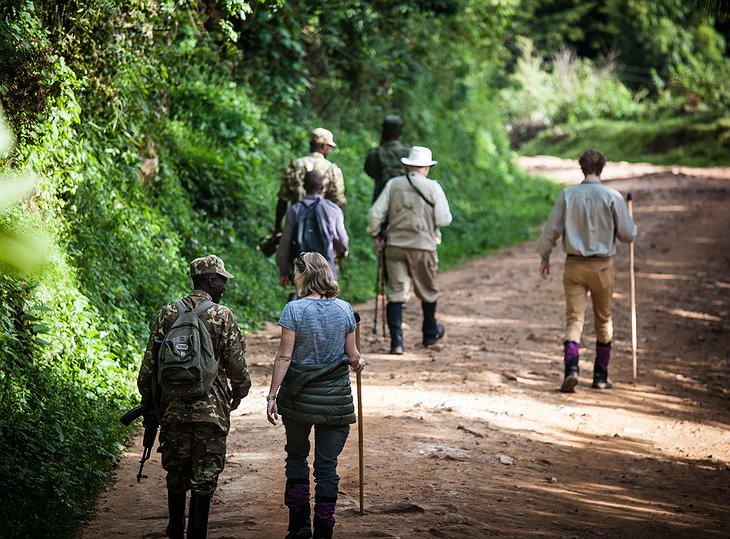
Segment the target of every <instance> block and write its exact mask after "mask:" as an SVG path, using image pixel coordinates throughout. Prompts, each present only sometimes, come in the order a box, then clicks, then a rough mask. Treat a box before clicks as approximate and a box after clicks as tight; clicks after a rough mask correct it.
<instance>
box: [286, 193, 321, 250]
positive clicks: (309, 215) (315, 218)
mask: <svg viewBox="0 0 730 539" xmlns="http://www.w3.org/2000/svg"><path fill="white" fill-rule="evenodd" d="M321 200H322V199H321V198H318V199H317V200H316V201H315V202H314V204H311V205H309V206H307V205H306V204H305V203H304V202H301V204H302V206H303V207H304V209H303V210H302V212H301V213H300V214H299V220H298V221H297V230H296V234H295V235H294V241H293V242H292V250H291V258H292V260H293V259H295V258H296V257H297V256H299V253H302V252H309V253H319V254H321V255H322V256H323V257H325V258H327V251H328V250H329V249H328V248H329V241H327V237H326V236H325V233H324V226H323V225H322V220H321V219H320V216H319V213H318V212H317V206H319V203H320V201H321Z"/></svg>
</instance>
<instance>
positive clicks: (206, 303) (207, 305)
mask: <svg viewBox="0 0 730 539" xmlns="http://www.w3.org/2000/svg"><path fill="white" fill-rule="evenodd" d="M213 305H215V303H213V302H212V301H210V300H208V299H207V300H205V301H204V302H202V303H200V304H199V305H198V306H197V307H195V309H193V313H195V316H200V315H201V314H203V313H204V312H205V311H207V310H208V309H210V308H211V307H212V306H213Z"/></svg>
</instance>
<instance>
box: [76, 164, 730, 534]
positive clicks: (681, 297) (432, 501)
mask: <svg viewBox="0 0 730 539" xmlns="http://www.w3.org/2000/svg"><path fill="white" fill-rule="evenodd" d="M522 164H523V166H525V167H529V168H531V169H533V170H540V169H542V170H544V171H545V173H546V174H549V173H550V170H552V171H553V172H554V173H555V174H556V176H558V177H559V178H563V179H565V176H564V171H565V170H566V168H567V169H568V170H570V169H571V168H572V170H573V171H577V170H578V169H577V167H576V165H575V164H568V165H567V166H566V164H565V163H560V162H555V161H551V160H549V159H544V160H540V159H539V158H531V160H528V161H523V163H522ZM622 166H623V168H624V170H626V169H629V170H628V173H629V174H632V173H633V174H637V172H635V170H636V169H634V170H633V171H632V170H631V169H630V167H627V166H626V165H621V164H619V165H617V166H612V167H610V168H609V169H608V170H607V172H608V171H611V173H610V174H609V175H608V176H607V177H610V178H617V179H612V180H610V181H608V183H609V184H610V185H611V186H613V187H614V188H616V189H618V190H619V191H621V192H622V193H623V194H626V193H627V192H629V191H630V192H632V193H633V195H634V216H635V219H636V221H637V224H638V226H639V232H640V236H639V238H638V240H637V242H636V246H635V252H636V271H637V274H636V283H637V284H636V287H637V304H638V336H639V347H638V358H639V377H638V380H637V382H636V384H634V383H632V365H631V352H630V340H631V339H630V321H629V299H628V297H629V293H628V292H629V290H628V288H629V284H628V283H629V280H628V276H627V271H626V270H627V261H626V260H627V249H626V247H625V246H622V247H621V248H620V251H619V256H618V257H617V259H616V264H617V268H618V270H619V271H618V274H617V290H616V294H615V321H614V323H615V340H614V359H613V361H612V364H611V368H610V374H611V378H612V379H613V381H614V389H613V390H610V391H597V390H592V389H590V380H589V378H590V377H591V372H592V364H593V357H594V354H593V351H592V348H593V343H594V333H593V326H592V317H591V316H590V314H589V315H588V317H587V322H586V329H585V332H584V335H583V343H582V344H583V351H584V353H583V354H582V356H581V368H582V375H581V381H580V384H579V385H578V388H577V392H576V393H575V394H561V393H560V392H559V391H558V388H559V385H560V381H561V379H562V361H561V354H562V338H563V309H564V307H563V295H562V283H561V276H562V255H561V253H560V252H558V253H556V255H555V256H554V257H553V268H552V270H553V273H552V276H551V277H550V279H549V280H547V281H543V280H541V279H540V278H539V276H538V271H537V270H538V262H539V261H538V257H537V255H536V254H535V252H534V243H527V244H524V245H520V246H518V247H515V248H512V249H509V250H507V251H505V252H502V253H500V254H497V255H495V256H491V257H488V258H484V259H480V260H475V261H473V262H471V263H469V264H467V265H465V266H464V267H462V268H460V269H458V270H454V271H451V272H448V273H443V274H441V275H440V278H439V282H440V286H441V289H442V291H443V295H442V299H440V301H439V311H440V312H439V314H440V320H441V321H442V322H443V323H444V324H445V325H446V327H447V336H446V338H445V340H444V341H443V344H439V345H438V346H435V347H432V348H431V349H428V350H424V349H423V348H421V347H420V345H419V342H420V338H419V328H420V321H421V317H420V307H419V305H418V304H417V303H415V302H414V301H412V302H411V303H410V304H409V305H408V309H407V312H406V321H407V322H408V323H409V324H410V326H409V329H407V330H406V345H407V350H406V354H405V355H403V356H400V357H395V356H389V355H387V354H386V353H385V352H387V349H388V344H387V342H386V341H385V340H384V339H383V337H382V334H378V335H373V333H372V331H371V330H372V320H373V307H372V304H368V305H363V306H359V307H358V308H357V309H358V310H359V311H360V313H361V315H362V318H363V328H362V342H363V344H362V348H363V354H364V356H365V358H366V359H367V361H368V363H369V365H368V367H367V370H366V372H365V373H364V374H363V386H364V389H363V401H364V410H365V412H364V423H363V424H364V430H365V436H364V442H365V464H366V469H365V515H363V516H360V515H359V514H358V511H357V508H358V459H357V429H356V428H353V430H352V431H351V436H350V440H349V441H348V444H347V446H346V448H345V452H344V454H343V456H342V459H341V462H340V466H339V472H340V475H341V478H342V479H341V484H340V489H341V494H340V502H339V505H338V511H337V519H338V520H337V526H336V528H335V532H336V533H335V535H336V537H342V538H361V537H362V538H364V537H400V538H404V539H406V538H429V537H448V538H465V537H487V536H495V537H532V536H540V537H554V538H563V537H581V538H582V537H611V538H621V537H626V538H629V537H631V538H636V537H640V538H641V537H687V538H689V537H692V538H695V537H703V538H711V537H718V538H719V537H728V536H730V523H729V522H730V506H729V505H728V500H730V471H729V466H730V401H729V391H728V390H729V386H730V374H729V371H730V358H729V356H728V354H729V353H728V350H730V322H729V321H728V311H729V310H730V170H718V169H715V170H713V171H709V172H707V173H705V172H703V171H701V170H700V171H697V170H693V171H691V173H692V174H693V175H686V174H683V173H676V174H675V173H674V172H677V171H672V170H669V169H662V170H659V171H656V170H655V169H651V168H649V169H647V168H642V169H641V171H640V172H638V174H641V175H639V176H633V177H626V178H623V179H619V178H621V176H622V175H621V174H620V172H619V171H620V169H621V168H622ZM545 167H546V168H545ZM557 170H561V171H563V172H560V173H558V172H556V171H557ZM561 174H563V176H561ZM706 176H710V177H706ZM573 178H575V174H573ZM247 340H248V344H249V364H250V366H251V369H252V373H253V379H254V389H253V390H252V393H251V395H250V396H249V397H248V398H247V399H245V401H244V404H243V405H242V409H241V410H239V411H237V412H235V415H234V419H233V425H234V429H233V432H232V433H231V436H230V437H229V449H228V450H229V456H228V463H227V467H226V470H225V471H224V472H223V474H222V476H221V482H220V485H219V489H218V491H217V493H216V496H215V498H214V500H213V506H212V510H211V521H210V532H209V537H210V538H211V539H223V538H237V539H257V538H261V539H269V538H282V537H284V535H285V534H286V509H285V507H284V506H283V486H284V474H283V457H284V451H283V445H284V432H283V428H282V427H281V426H279V427H272V426H270V425H269V424H268V423H267V422H266V418H265V401H264V398H263V397H264V395H265V392H266V390H267V388H268V383H269V375H270V369H271V363H272V361H273V357H274V354H275V350H276V346H277V344H278V332H277V330H276V327H275V326H273V325H270V326H268V327H266V328H265V329H264V330H263V331H261V332H259V333H256V334H254V335H250V336H248V337H247ZM140 453H141V433H140V434H139V435H138V436H137V437H136V438H135V440H134V443H133V445H132V446H131V447H130V448H129V450H128V451H127V452H126V453H125V454H124V455H123V457H122V460H121V462H120V466H119V468H118V470H117V471H116V473H115V475H114V478H113V482H112V483H110V486H109V489H108V491H107V492H106V494H105V495H104V496H103V498H102V499H101V500H100V503H99V507H98V514H97V516H96V518H95V520H93V521H92V522H89V523H88V525H87V526H86V527H85V528H84V530H83V533H82V534H81V535H80V537H83V538H84V539H92V538H100V537H101V538H105V537H114V538H127V537H128V538H139V537H163V536H164V528H165V524H166V517H167V514H166V501H165V497H164V492H165V487H164V479H163V475H162V471H161V470H160V466H159V455H158V454H154V455H153V459H152V460H151V461H150V462H149V463H148V464H147V468H146V469H147V470H148V471H149V474H150V478H149V479H146V480H144V481H143V483H142V484H137V483H136V480H135V475H136V471H137V462H138V460H139V457H140Z"/></svg>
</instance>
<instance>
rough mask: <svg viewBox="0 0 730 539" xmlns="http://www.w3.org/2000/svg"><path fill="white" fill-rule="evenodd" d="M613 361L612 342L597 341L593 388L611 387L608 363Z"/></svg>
mask: <svg viewBox="0 0 730 539" xmlns="http://www.w3.org/2000/svg"><path fill="white" fill-rule="evenodd" d="M609 361H611V343H600V342H597V343H596V362H595V363H594V364H593V384H591V387H592V388H593V389H611V388H612V387H613V385H612V384H611V381H610V380H609V379H608V363H609Z"/></svg>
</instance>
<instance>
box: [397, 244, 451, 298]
mask: <svg viewBox="0 0 730 539" xmlns="http://www.w3.org/2000/svg"><path fill="white" fill-rule="evenodd" d="M385 267H386V269H387V270H388V289H387V296H388V301H390V302H394V303H405V302H407V301H408V299H409V298H410V297H411V287H412V288H413V291H414V292H415V293H416V296H417V297H418V299H420V300H421V301H423V302H424V303H433V302H434V301H436V300H437V299H438V296H439V291H438V288H436V270H437V269H438V258H437V257H436V251H425V250H423V249H405V248H403V247H394V246H392V245H388V246H387V247H386V248H385Z"/></svg>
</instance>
